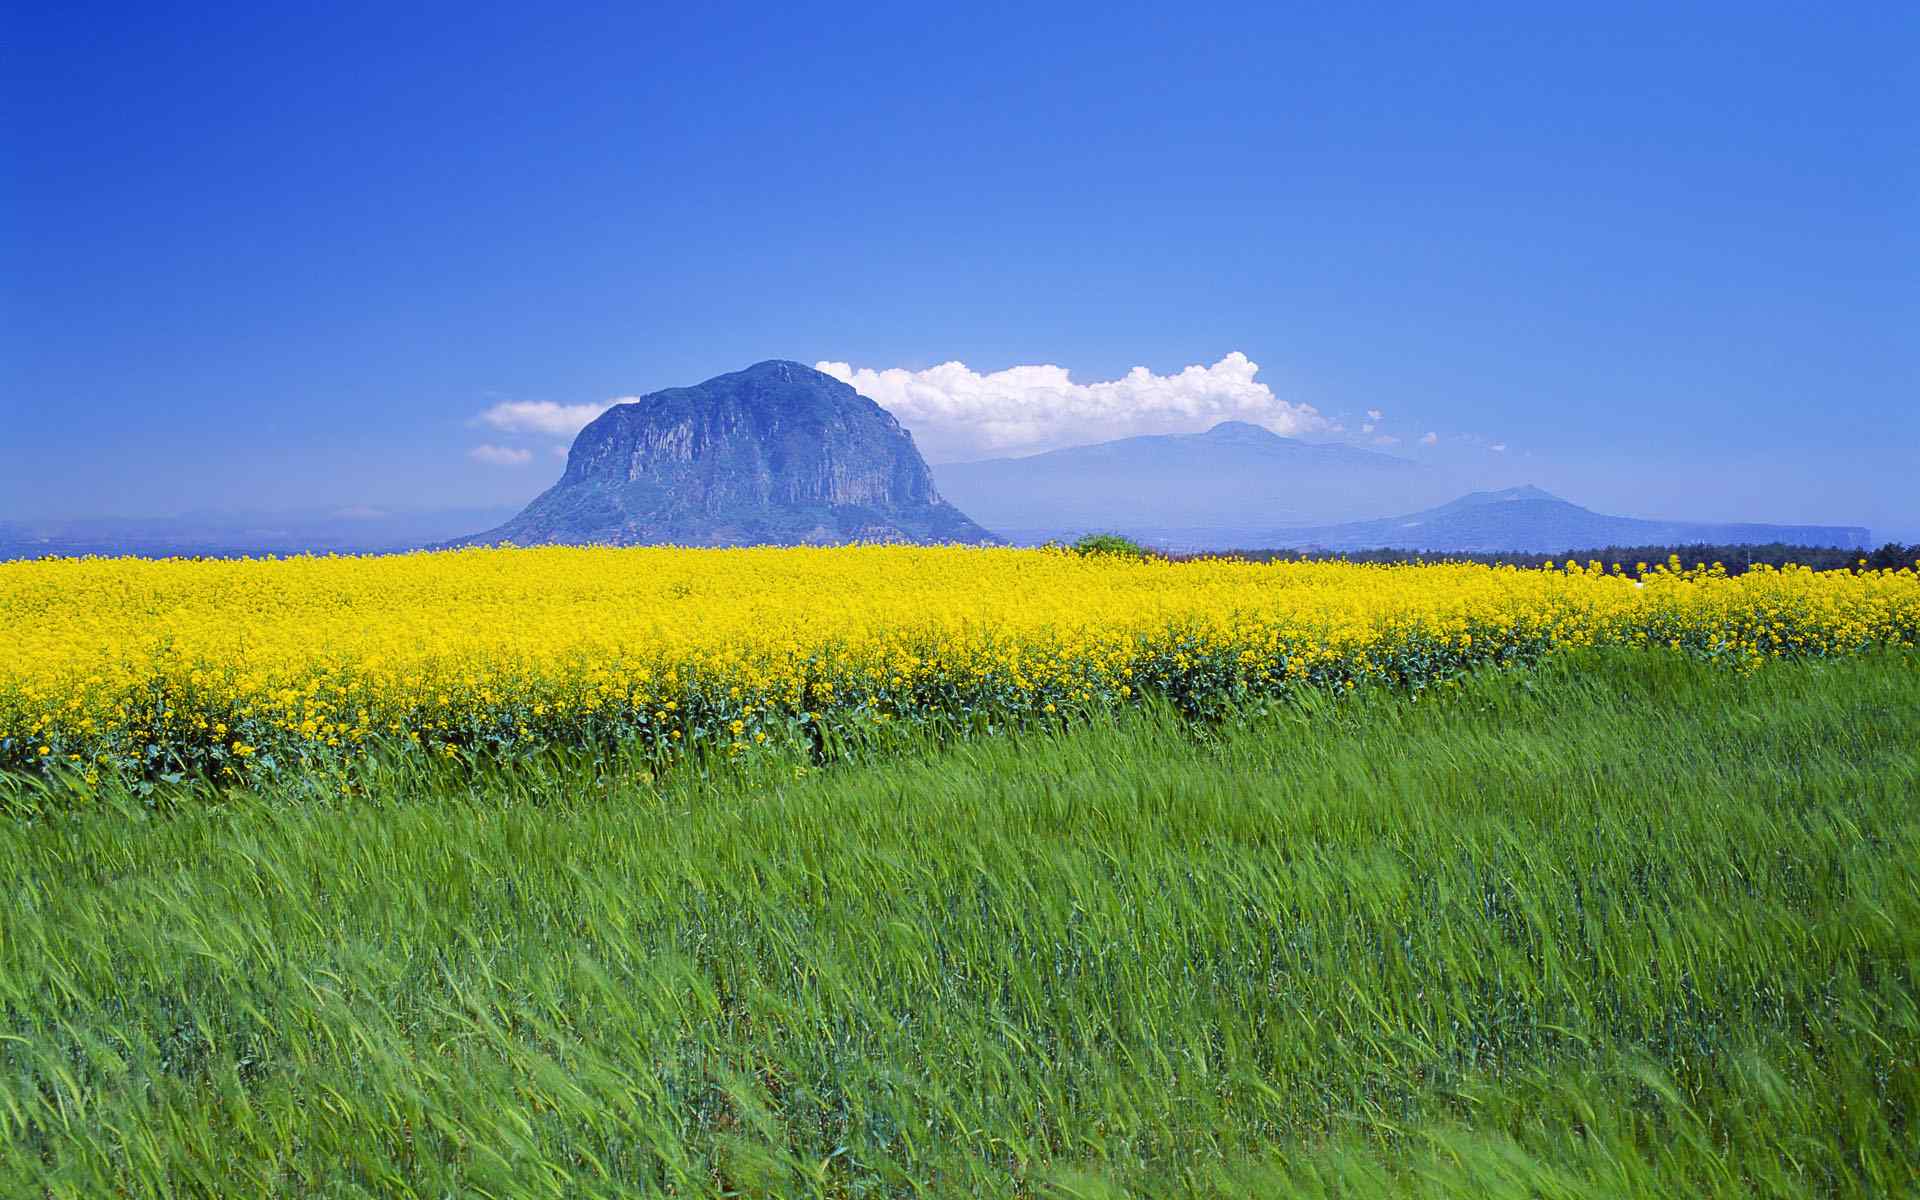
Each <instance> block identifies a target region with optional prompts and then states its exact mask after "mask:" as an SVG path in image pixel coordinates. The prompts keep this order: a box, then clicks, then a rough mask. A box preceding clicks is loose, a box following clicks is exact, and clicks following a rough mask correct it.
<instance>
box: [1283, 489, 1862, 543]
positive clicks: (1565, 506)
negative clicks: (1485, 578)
mask: <svg viewBox="0 0 1920 1200" xmlns="http://www.w3.org/2000/svg"><path fill="white" fill-rule="evenodd" d="M1694 542H1705V543H1709V544H1715V545H1742V544H1746V545H1762V544H1766V543H1770V542H1781V543H1785V544H1787V545H1794V546H1842V547H1857V546H1865V545H1866V544H1867V530H1865V529H1863V528H1861V527H1859V526H1857V525H1716V524H1708V523H1703V522H1698V521H1652V520H1645V519H1642V518H1639V517H1610V516H1607V515H1606V514H1604V513H1597V512H1594V511H1593V510H1592V509H1587V508H1582V507H1580V506H1579V505H1578V504H1572V503H1569V502H1568V501H1565V500H1562V499H1560V498H1559V497H1558V496H1554V495H1551V494H1550V493H1547V492H1544V491H1541V490H1540V489H1539V488H1537V487H1517V488H1505V489H1503V490H1501V491H1497V492H1474V493H1472V494H1470V495H1466V496H1462V497H1460V498H1459V499H1458V500H1455V501H1453V502H1452V503H1450V504H1442V505H1440V506H1439V507H1438V508H1429V509H1426V510H1425V511H1423V512H1416V513H1410V514H1408V515H1406V516H1401V517H1389V518H1386V519H1384V520H1378V521H1351V522H1347V523H1345V524H1340V525H1325V526H1320V527H1317V528H1309V529H1277V530H1272V531H1270V532H1269V533H1268V534H1266V535H1265V536H1264V537H1262V539H1261V540H1260V541H1259V542H1257V543H1252V544H1250V546H1249V547H1248V548H1253V547H1255V546H1257V547H1259V548H1262V549H1266V548H1272V549H1294V548H1301V549H1304V548H1313V549H1320V550H1377V549H1382V548H1392V549H1396V550H1423V551H1437V552H1441V553H1463V554H1464V553H1501V552H1512V553H1541V554H1558V553H1560V552H1562V551H1567V550H1597V549H1600V548H1602V547H1606V546H1660V545H1669V546H1671V545H1685V544H1688V543H1694Z"/></svg>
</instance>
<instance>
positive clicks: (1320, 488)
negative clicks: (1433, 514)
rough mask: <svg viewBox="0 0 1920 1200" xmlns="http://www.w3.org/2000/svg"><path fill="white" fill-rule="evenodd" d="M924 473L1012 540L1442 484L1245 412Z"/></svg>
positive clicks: (1206, 524)
mask: <svg viewBox="0 0 1920 1200" xmlns="http://www.w3.org/2000/svg"><path fill="white" fill-rule="evenodd" d="M933 472H934V478H935V479H936V480H937V481H938V483H939V485H940V491H941V493H942V494H943V495H945V496H947V497H949V498H950V499H952V500H953V502H954V503H955V504H958V505H960V506H961V507H962V508H964V509H966V510H967V511H968V512H969V513H971V514H972V515H973V517H974V518H975V519H976V520H978V521H980V522H981V523H982V524H983V525H986V526H987V527H988V528H990V529H992V530H994V531H995V532H996V533H999V534H1001V535H1002V536H1003V537H1007V538H1010V539H1012V540H1014V541H1042V540H1045V539H1047V538H1049V537H1072V536H1075V535H1078V534H1081V533H1086V532H1089V531H1096V530H1117V531H1124V532H1130V533H1134V534H1151V533H1153V532H1155V531H1159V532H1164V533H1168V534H1170V535H1172V536H1173V539H1174V540H1180V535H1181V534H1183V533H1184V534H1185V535H1187V540H1192V539H1193V538H1196V537H1198V538H1201V539H1202V540H1207V539H1209V538H1214V539H1217V538H1218V537H1223V536H1224V537H1228V540H1229V541H1231V537H1230V536H1229V535H1227V534H1225V533H1224V532H1223V531H1224V530H1226V529H1241V530H1246V529H1260V528H1268V527H1271V526H1275V525H1282V524H1286V523H1289V522H1293V523H1303V522H1310V521H1321V522H1324V521H1336V520H1345V519H1349V518H1352V517H1356V516H1369V515H1375V514H1381V513H1390V512H1394V511H1396V510H1400V511H1404V510H1405V509H1407V508H1410V507H1413V506H1415V505H1419V504H1431V503H1433V502H1434V501H1435V500H1438V499H1440V498H1442V497H1443V496H1444V495H1446V494H1447V493H1446V488H1445V484H1444V482H1443V480H1442V479H1441V478H1440V477H1439V476H1438V475H1437V474H1436V473H1435V472H1433V471H1431V470H1429V469H1428V468H1426V467H1424V466H1422V465H1421V464H1419V463H1415V462H1411V461H1409V460H1407V459H1404V458H1397V457H1394V456H1393V455H1390V454H1381V453H1378V452H1376V451H1372V450H1363V449H1360V448H1358V447H1355V446H1346V445H1333V444H1319V443H1312V442H1303V441H1300V440H1298V439H1296V438H1288V437H1281V436H1280V435H1279V434H1276V433H1273V432H1272V431H1270V430H1268V429H1265V428H1263V427H1261V426H1259V425H1253V424H1249V423H1247V422H1245V421H1224V422H1222V423H1220V424H1218V425H1215V426H1214V427H1213V428H1212V429H1210V430H1208V431H1207V432H1205V433H1197V434H1175V435H1159V436H1148V437H1131V438H1122V439H1120V440H1118V441H1111V442H1101V443H1098V444H1096V445H1091V446H1074V447H1071V448H1069V449H1065V450H1054V451H1051V452H1049V453H1046V454H1036V455H1032V456H1030V457H1027V458H998V459H988V460H985V461H983V462H969V463H945V464H942V465H940V466H936V467H935V468H934V469H933Z"/></svg>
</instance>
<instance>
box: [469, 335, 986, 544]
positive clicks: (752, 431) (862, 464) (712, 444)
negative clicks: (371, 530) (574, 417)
mask: <svg viewBox="0 0 1920 1200" xmlns="http://www.w3.org/2000/svg"><path fill="white" fill-rule="evenodd" d="M990 540H992V535H991V534H989V533H988V532H987V531H986V530H985V529H982V528H981V527H980V526H978V525H976V524H974V523H973V522H972V521H970V520H968V519H967V517H966V516H965V515H963V514H962V513H961V512H960V511H959V510H958V509H956V508H954V507H953V506H952V505H951V504H948V503H947V502H946V501H944V500H942V499H941V497H940V494H939V493H938V492H937V491H935V490H934V485H933V476H932V475H931V473H930V472H929V471H928V469H927V464H926V462H925V461H924V460H923V459H922V458H921V457H920V452H919V451H918V450H917V449H915V447H914V444H913V436H912V435H911V434H909V433H908V432H907V431H906V430H905V429H903V428H901V426H900V423H899V422H898V421H896V420H894V418H893V415H892V414H891V413H889V412H887V410H885V409H884V408H881V407H880V406H879V405H878V404H875V403H874V402H873V401H871V400H869V399H867V398H866V397H865V396H862V395H860V394H859V393H857V392H855V391H854V390H853V389H852V388H851V387H848V386H847V385H846V384H844V383H841V382H840V381H839V380H837V379H834V378H832V377H831V376H828V375H823V374H821V373H820V372H819V371H816V370H814V369H813V368H811V367H806V366H802V365H801V364H799V363H796V362H781V361H772V362H763V363H759V364H757V365H755V366H752V367H749V368H747V369H746V370H744V371H736V372H734V373H732V374H730V375H721V376H718V377H716V378H713V379H709V380H707V381H706V382H705V383H702V384H699V385H697V386H694V387H685V388H671V389H668V390H666V391H662V392H655V393H653V394H651V395H648V396H642V397H641V398H640V399H639V400H637V401H634V402H633V403H631V404H622V405H619V406H617V407H615V408H611V409H608V410H607V411H606V412H605V413H603V414H601V416H599V417H598V418H597V419H595V420H594V421H593V423H592V424H590V425H588V426H587V427H586V428H585V429H583V430H581V431H580V435H579V436H578V437H577V438H575V439H574V443H573V448H572V450H571V451H570V452H569V453H568V455H567V469H566V472H565V473H564V474H563V475H562V476H561V477H560V481H559V482H558V483H556V484H554V485H553V487H551V488H549V489H548V490H547V491H546V492H544V493H542V494H541V495H540V496H538V497H536V498H535V499H534V501H533V502H532V503H531V504H529V505H527V507H526V509H525V510H524V511H523V512H521V513H520V515H519V516H517V517H515V518H513V519H512V520H511V521H508V522H507V523H506V524H505V525H502V526H500V527H499V528H497V529H493V530H490V531H488V532H486V533H483V534H477V535H475V536H473V537H470V538H466V539H463V540H462V542H461V543H459V544H485V543H492V542H499V541H511V542H514V543H516V544H520V545H533V544H539V543H547V542H567V543H587V542H594V543H610V544H616V545H648V544H662V543H673V544H677V545H688V546H726V545H750V544H775V545H802V544H821V545H826V544H835V543H843V542H860V541H882V542H984V541H990Z"/></svg>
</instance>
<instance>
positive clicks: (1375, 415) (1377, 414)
mask: <svg viewBox="0 0 1920 1200" xmlns="http://www.w3.org/2000/svg"><path fill="white" fill-rule="evenodd" d="M1386 415H1387V414H1386V413H1383V412H1381V411H1380V410H1379V409H1377V408H1370V409H1368V410H1367V420H1369V421H1378V420H1379V419H1380V418H1381V417H1384V416H1386Z"/></svg>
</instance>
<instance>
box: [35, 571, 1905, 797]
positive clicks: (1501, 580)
mask: <svg viewBox="0 0 1920 1200" xmlns="http://www.w3.org/2000/svg"><path fill="white" fill-rule="evenodd" d="M1916 642H1920V575H1916V572H1915V570H1913V569H1906V570H1901V571H1877V572H1871V571H1858V572H1844V571H1841V572H1828V573H1820V574H1816V573H1813V572H1810V571H1806V570H1800V569H1794V568H1789V569H1787V570H1784V571H1772V570H1756V571H1753V572H1751V573H1749V574H1746V575H1744V576H1740V577H1738V578H1729V577H1727V576H1726V575H1725V573H1724V572H1721V571H1719V570H1716V569H1713V568H1707V569H1704V570H1680V569H1679V564H1677V563H1673V564H1670V565H1662V566H1658V567H1655V568H1653V569H1652V570H1646V569H1644V568H1643V567H1637V566H1636V567H1628V568H1627V569H1625V570H1624V571H1623V570H1621V569H1619V568H1603V567H1602V566H1601V565H1600V564H1597V563H1594V564H1588V565H1586V566H1578V565H1575V564H1571V563H1569V564H1566V565H1565V566H1562V567H1557V568H1553V569H1544V570H1542V569H1532V570H1516V569H1512V568H1489V567H1481V566H1474V565H1465V564H1462V565H1444V566H1418V567H1381V566H1359V565H1351V564H1344V563H1276V564H1270V565H1260V564H1250V563H1238V562H1195V563H1168V562H1162V561H1135V560H1129V559H1121V558H1098V557H1081V556H1078V555H1073V554H1069V553H1062V552H1053V551H1032V550H1008V549H972V548H938V549H919V548H903V547H859V548H842V549H745V550H681V549H630V550H615V549H600V548H595V549H562V548H548V549H532V550H512V549H498V550H471V551H461V552H456V553H437V554H414V555H404V556H394V557H374V558H331V557H330V558H293V559H284V560H242V561H184V560H173V561H159V562H155V561H141V560H131V559H80V560H45V561H35V562H16V563H10V564H0V770H5V769H14V770H18V769H22V768H25V769H30V770H31V769H45V770H53V769H67V770H71V771H73V772H75V773H78V774H85V775H89V776H93V777H98V776H99V775H100V774H102V773H109V772H120V773H126V772H132V773H135V774H138V775H143V776H155V775H167V774H172V773H176V772H178V773H183V774H212V775H227V776H236V775H241V774H246V773H251V772H259V771H263V770H264V771H276V772H280V771H287V770H301V769H312V768H313V767H314V766H316V765H319V764H328V765H332V766H339V765H341V764H345V763H348V762H350V761H351V760H353V759H354V758H355V757H357V756H358V755H360V754H362V753H364V751H365V748H366V747H368V746H370V745H388V746H399V747H402V748H403V749H406V748H411V747H415V746H417V747H419V748H420V750H421V751H422V752H427V753H438V754H447V755H461V754H478V753H486V752H489V751H500V750H508V751H511V750H513V749H515V748H528V747H538V746H540V745H543V744H547V743H553V742H563V741H564V742H570V743H589V744H592V743H599V742H601V741H603V740H620V741H622V742H623V743H629V744H630V743H633V742H636V741H637V742H638V743H639V744H642V745H650V746H652V747H654V748H656V749H657V750H659V751H660V752H661V753H667V754H671V753H677V752H679V751H680V750H682V749H684V748H685V747H686V746H687V745H689V744H702V745H708V746H712V747H715V748H719V749H724V750H727V751H730V752H735V753H740V752H745V751H747V750H750V749H751V748H752V747H755V746H758V745H762V744H766V743H769V742H772V743H777V744H780V745H793V744H813V745H818V744H820V743H821V742H822V741H823V740H824V739H828V738H831V737H833V736H834V735H835V731H836V730H847V729H851V728H856V727H871V726H882V725H887V724H889V723H912V724H934V725H961V726H968V727H972V728H976V729H981V730H991V729H996V728H1000V727H1003V726H1004V725H1006V724H1009V723H1020V722H1026V721H1031V720H1034V719H1042V718H1046V717H1049V716H1064V715H1068V714H1071V713H1073V712H1076V711H1083V710H1085V709H1088V708H1091V707H1102V706H1110V705H1114V704H1119V703H1127V702H1131V701H1133V700H1136V699H1138V698H1140V697H1142V696H1144V695H1158V696H1162V697H1166V698H1169V699H1171V700H1172V701H1173V702H1175V703H1178V704H1180V705H1181V706H1182V707H1184V708H1187V709H1188V710H1190V711H1195V712H1202V713H1204V712H1209V711H1218V710H1220V709H1223V708H1224V707H1226V706H1228V705H1230V704H1233V703H1235V702H1238V701H1241V700H1245V699H1247V698H1251V697H1258V696H1264V695H1272V694H1275V693H1277V692H1279V691H1281V690H1284V688H1286V687H1287V686H1289V685H1291V684H1293V683H1295V682H1297V681H1301V680H1307V681H1311V682H1313V683H1316V684H1320V685H1332V686H1336V687H1345V686H1352V685H1354V684H1355V683H1357V682H1361V681H1366V680H1369V679H1377V680H1383V681H1386V682H1390V683H1395V684H1400V685H1408V686H1416V687H1418V686H1425V685H1427V684H1429V683H1432V682H1435V681H1438V680H1443V679H1445V678H1447V677H1448V676H1450V675H1452V674H1455V673H1457V672H1459V671H1461V670H1463V669H1466V668H1468V667H1470V666H1473V665H1476V664H1480V663H1486V662H1512V661H1524V660H1527V659H1530V658H1532V657H1535V656H1537V655H1539V654H1541V653H1544V652H1548V651H1551V650H1553V649H1554V648H1557V647H1564V646H1584V645H1596V644H1626V645H1645V644H1658V645H1665V646H1669V647H1673V648H1677V649H1681V650H1684V651H1686V652H1689V653H1692V654H1697V655H1703V656H1707V657H1710V658H1714V659H1718V660H1723V661H1725V662H1727V663H1729V664H1732V665H1736V666H1752V665H1756V664H1758V663H1760V662H1763V661H1765V660H1766V659H1767V658H1769V657H1773V656H1781V655H1788V656H1801V655H1829V654H1846V653H1853V652H1857V651H1860V650H1863V649H1867V648H1870V647H1874V646H1881V645H1889V644H1898V645H1913V644H1915V643H1916Z"/></svg>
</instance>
